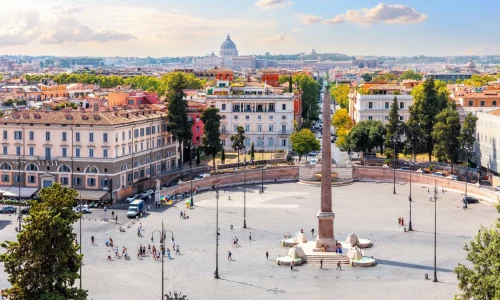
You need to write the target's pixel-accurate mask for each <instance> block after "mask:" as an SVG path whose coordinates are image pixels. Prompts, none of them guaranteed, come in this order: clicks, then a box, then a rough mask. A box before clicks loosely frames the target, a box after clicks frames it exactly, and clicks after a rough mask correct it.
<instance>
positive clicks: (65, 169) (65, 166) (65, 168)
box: [58, 165, 71, 173]
mask: <svg viewBox="0 0 500 300" xmlns="http://www.w3.org/2000/svg"><path fill="white" fill-rule="evenodd" d="M58 172H66V173H69V172H71V169H70V168H69V166H68V165H61V166H60V167H59V169H58Z"/></svg>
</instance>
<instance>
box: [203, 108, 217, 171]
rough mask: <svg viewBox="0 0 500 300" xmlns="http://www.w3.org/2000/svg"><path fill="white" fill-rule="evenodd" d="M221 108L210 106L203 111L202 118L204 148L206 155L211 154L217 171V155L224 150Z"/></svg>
mask: <svg viewBox="0 0 500 300" xmlns="http://www.w3.org/2000/svg"><path fill="white" fill-rule="evenodd" d="M221 118H222V117H221V116H220V115H219V109H218V108H214V107H209V108H207V109H205V110H204V111H203V112H202V113H201V120H202V121H203V124H204V126H203V137H202V144H203V150H204V152H205V154H206V155H211V156H212V160H213V168H214V172H215V170H216V169H215V156H216V155H217V153H218V152H219V151H221V150H222V144H221V139H220V129H219V128H220V120H221Z"/></svg>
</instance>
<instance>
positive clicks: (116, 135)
mask: <svg viewBox="0 0 500 300" xmlns="http://www.w3.org/2000/svg"><path fill="white" fill-rule="evenodd" d="M115 142H118V132H117V133H115Z"/></svg>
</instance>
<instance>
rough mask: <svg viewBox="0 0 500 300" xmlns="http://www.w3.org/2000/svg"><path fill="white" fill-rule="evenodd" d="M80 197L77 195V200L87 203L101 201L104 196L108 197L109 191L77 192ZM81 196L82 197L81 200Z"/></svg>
mask: <svg viewBox="0 0 500 300" xmlns="http://www.w3.org/2000/svg"><path fill="white" fill-rule="evenodd" d="M76 191H77V192H78V195H76V197H75V199H78V200H79V199H82V200H87V201H89V200H90V201H99V200H101V198H102V196H104V195H106V194H107V193H108V192H107V191H89V190H76ZM80 194H81V195H82V197H81V198H80Z"/></svg>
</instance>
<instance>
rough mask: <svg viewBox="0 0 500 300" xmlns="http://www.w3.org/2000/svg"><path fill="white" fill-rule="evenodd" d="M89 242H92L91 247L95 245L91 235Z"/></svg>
mask: <svg viewBox="0 0 500 300" xmlns="http://www.w3.org/2000/svg"><path fill="white" fill-rule="evenodd" d="M90 241H91V242H92V246H94V245H95V244H94V236H93V235H92V236H91V237H90Z"/></svg>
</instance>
